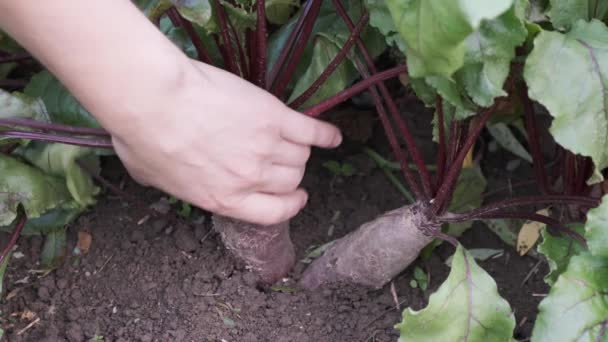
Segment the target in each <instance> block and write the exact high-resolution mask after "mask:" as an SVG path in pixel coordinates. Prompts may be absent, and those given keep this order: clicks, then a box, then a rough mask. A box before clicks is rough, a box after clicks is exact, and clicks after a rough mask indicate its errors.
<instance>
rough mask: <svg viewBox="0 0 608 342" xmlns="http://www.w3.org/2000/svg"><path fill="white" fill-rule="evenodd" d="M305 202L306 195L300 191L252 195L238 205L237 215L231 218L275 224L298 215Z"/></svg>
mask: <svg viewBox="0 0 608 342" xmlns="http://www.w3.org/2000/svg"><path fill="white" fill-rule="evenodd" d="M307 200H308V195H307V194H306V192H305V191H304V190H302V189H298V190H296V191H294V192H291V193H288V194H283V195H269V194H264V193H253V194H251V195H248V196H247V197H246V198H245V199H244V200H243V201H242V202H241V203H240V208H239V213H236V214H234V215H232V216H233V217H235V218H237V219H241V220H244V221H248V222H251V223H256V224H261V225H271V224H277V223H281V222H284V221H287V220H289V219H290V218H292V217H294V216H295V215H296V214H298V212H299V211H300V210H302V208H303V207H304V205H305V204H306V201H307ZM230 214H232V213H229V215H230Z"/></svg>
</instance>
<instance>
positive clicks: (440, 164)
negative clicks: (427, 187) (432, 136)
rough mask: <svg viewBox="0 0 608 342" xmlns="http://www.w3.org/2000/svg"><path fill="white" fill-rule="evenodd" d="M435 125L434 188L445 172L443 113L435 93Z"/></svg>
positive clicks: (441, 101)
mask: <svg viewBox="0 0 608 342" xmlns="http://www.w3.org/2000/svg"><path fill="white" fill-rule="evenodd" d="M436 107H437V125H438V126H439V132H438V133H439V152H438V153H437V183H436V185H435V187H436V188H439V186H441V182H442V180H443V174H444V172H445V161H446V151H447V146H446V142H445V119H444V113H443V99H442V98H441V96H439V95H437V104H436Z"/></svg>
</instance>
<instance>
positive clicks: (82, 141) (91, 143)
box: [0, 131, 113, 149]
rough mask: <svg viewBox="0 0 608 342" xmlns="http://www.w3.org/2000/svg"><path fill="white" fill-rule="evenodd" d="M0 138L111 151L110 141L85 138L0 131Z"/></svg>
mask: <svg viewBox="0 0 608 342" xmlns="http://www.w3.org/2000/svg"><path fill="white" fill-rule="evenodd" d="M0 137H7V138H17V139H28V140H39V141H48V142H55V143H60V144H67V145H77V146H84V147H95V148H105V149H112V148H113V147H112V142H111V141H110V140H97V139H87V138H75V137H68V136H61V135H55V134H46V133H35V132H23V131H0Z"/></svg>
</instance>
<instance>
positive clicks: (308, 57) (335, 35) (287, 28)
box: [267, 1, 386, 103]
mask: <svg viewBox="0 0 608 342" xmlns="http://www.w3.org/2000/svg"><path fill="white" fill-rule="evenodd" d="M344 5H345V7H346V9H347V11H348V14H349V16H350V17H351V18H352V20H353V21H355V22H356V21H357V20H358V19H359V18H360V17H361V15H362V13H363V10H364V8H363V6H362V5H361V2H359V1H355V2H350V1H349V2H345V3H344ZM300 15H302V10H300V11H299V12H298V13H297V14H296V15H295V16H293V17H292V18H291V19H290V20H289V22H288V23H287V24H285V25H283V26H282V27H281V28H280V29H279V30H277V31H276V32H274V33H273V34H272V36H271V37H270V38H269V43H268V63H267V66H268V68H270V69H272V68H273V66H274V65H275V64H276V62H277V59H278V57H279V54H280V53H281V51H282V49H283V47H284V46H285V44H286V42H287V40H288V37H289V35H290V34H291V31H292V30H293V29H294V28H295V24H296V22H297V20H298V18H299V17H300ZM349 35H350V31H349V30H348V27H346V25H345V24H344V21H343V20H342V19H341V18H340V17H339V16H338V15H337V14H336V10H335V9H334V7H333V4H332V3H331V1H324V2H323V3H322V5H321V11H320V13H319V16H318V18H317V20H316V21H315V24H314V26H313V28H312V32H311V35H310V37H311V38H310V39H309V41H308V43H307V46H306V49H305V50H304V53H303V55H302V58H301V59H300V62H299V63H298V66H297V68H296V73H295V76H294V77H293V82H292V83H291V84H290V86H289V89H290V90H292V92H293V89H294V86H295V83H296V82H298V81H299V80H300V79H301V78H302V77H304V76H303V75H304V74H305V73H307V72H308V69H309V67H310V66H311V65H315V64H316V63H317V62H316V61H313V58H314V57H313V54H314V49H315V46H316V45H317V44H316V42H317V40H321V39H323V38H325V41H326V42H327V40H329V41H331V42H333V43H334V44H335V46H336V47H337V48H338V49H340V48H341V47H342V46H344V43H345V42H346V40H347V39H348V37H349ZM361 40H362V41H363V42H364V43H365V45H366V46H367V48H368V49H369V50H370V54H371V55H372V57H374V58H375V57H377V56H379V55H380V54H381V53H382V52H383V51H384V50H385V49H386V44H385V41H384V39H383V37H382V36H381V34H380V32H378V30H376V29H374V28H373V27H367V28H366V29H365V30H363V32H362V33H361ZM344 64H347V65H348V64H350V62H347V63H344ZM349 70H350V74H349V75H348V78H349V79H350V80H351V81H350V82H352V81H354V80H355V79H357V78H358V77H359V73H358V72H357V71H356V69H355V68H354V67H351V68H349ZM336 72H337V71H336ZM311 76H312V75H311ZM310 78H312V77H310ZM313 81H314V80H312V81H310V80H309V81H308V82H311V83H312V82H313ZM312 102H313V101H310V103H312Z"/></svg>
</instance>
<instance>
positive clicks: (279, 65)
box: [266, 0, 319, 90]
mask: <svg viewBox="0 0 608 342" xmlns="http://www.w3.org/2000/svg"><path fill="white" fill-rule="evenodd" d="M318 2H319V1H318V0H308V1H307V2H306V4H305V5H304V8H303V9H302V15H300V17H299V18H298V21H296V24H295V26H294V28H293V30H292V31H291V33H290V34H289V38H287V42H285V46H284V47H283V49H282V50H281V53H280V54H279V57H278V58H277V61H276V62H275V64H274V66H273V68H272V70H271V71H270V73H269V74H268V78H267V79H266V90H270V88H271V87H272V86H273V84H274V83H275V82H276V80H277V77H278V76H279V73H280V72H281V70H282V69H283V66H284V65H285V62H286V61H287V58H288V57H289V55H290V54H291V50H292V49H293V46H294V45H295V43H296V41H297V39H298V37H299V36H300V34H301V33H302V29H303V28H304V24H305V22H306V20H307V18H308V17H309V16H310V15H311V13H312V12H314V11H313V10H312V9H313V7H314V6H316V4H317V3H318ZM315 17H316V16H315ZM313 21H314V20H313Z"/></svg>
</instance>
